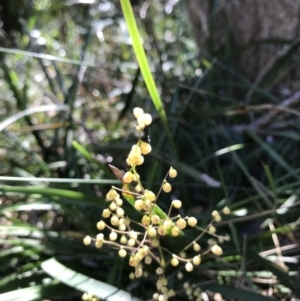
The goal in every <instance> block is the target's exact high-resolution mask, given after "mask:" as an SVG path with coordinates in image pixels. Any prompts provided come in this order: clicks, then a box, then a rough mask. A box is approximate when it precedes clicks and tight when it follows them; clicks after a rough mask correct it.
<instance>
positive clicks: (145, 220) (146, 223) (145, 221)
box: [142, 215, 150, 226]
mask: <svg viewBox="0 0 300 301" xmlns="http://www.w3.org/2000/svg"><path fill="white" fill-rule="evenodd" d="M142 224H143V225H144V226H149V225H150V217H149V216H148V215H144V216H143V218H142Z"/></svg>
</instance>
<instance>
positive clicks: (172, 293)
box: [168, 288, 176, 298]
mask: <svg viewBox="0 0 300 301" xmlns="http://www.w3.org/2000/svg"><path fill="white" fill-rule="evenodd" d="M175 295H176V293H175V291H174V290H173V289H172V288H171V289H170V290H169V291H168V297H169V298H171V297H174V296H175Z"/></svg>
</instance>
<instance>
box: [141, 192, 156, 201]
mask: <svg viewBox="0 0 300 301" xmlns="http://www.w3.org/2000/svg"><path fill="white" fill-rule="evenodd" d="M144 197H145V198H146V199H147V200H149V201H151V202H153V201H155V199H156V196H155V194H154V193H153V192H152V191H150V190H147V189H146V190H145V193H144Z"/></svg>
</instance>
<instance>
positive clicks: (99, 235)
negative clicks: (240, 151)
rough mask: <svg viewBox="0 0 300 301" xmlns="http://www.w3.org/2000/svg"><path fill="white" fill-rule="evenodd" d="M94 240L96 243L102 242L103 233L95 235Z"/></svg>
mask: <svg viewBox="0 0 300 301" xmlns="http://www.w3.org/2000/svg"><path fill="white" fill-rule="evenodd" d="M96 240H97V241H103V240H104V234H103V233H99V234H97V236H96Z"/></svg>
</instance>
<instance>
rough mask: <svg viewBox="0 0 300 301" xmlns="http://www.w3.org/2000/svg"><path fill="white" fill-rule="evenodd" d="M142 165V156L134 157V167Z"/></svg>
mask: <svg viewBox="0 0 300 301" xmlns="http://www.w3.org/2000/svg"><path fill="white" fill-rule="evenodd" d="M143 163H144V157H143V156H142V155H138V156H136V160H135V165H142V164H143Z"/></svg>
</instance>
